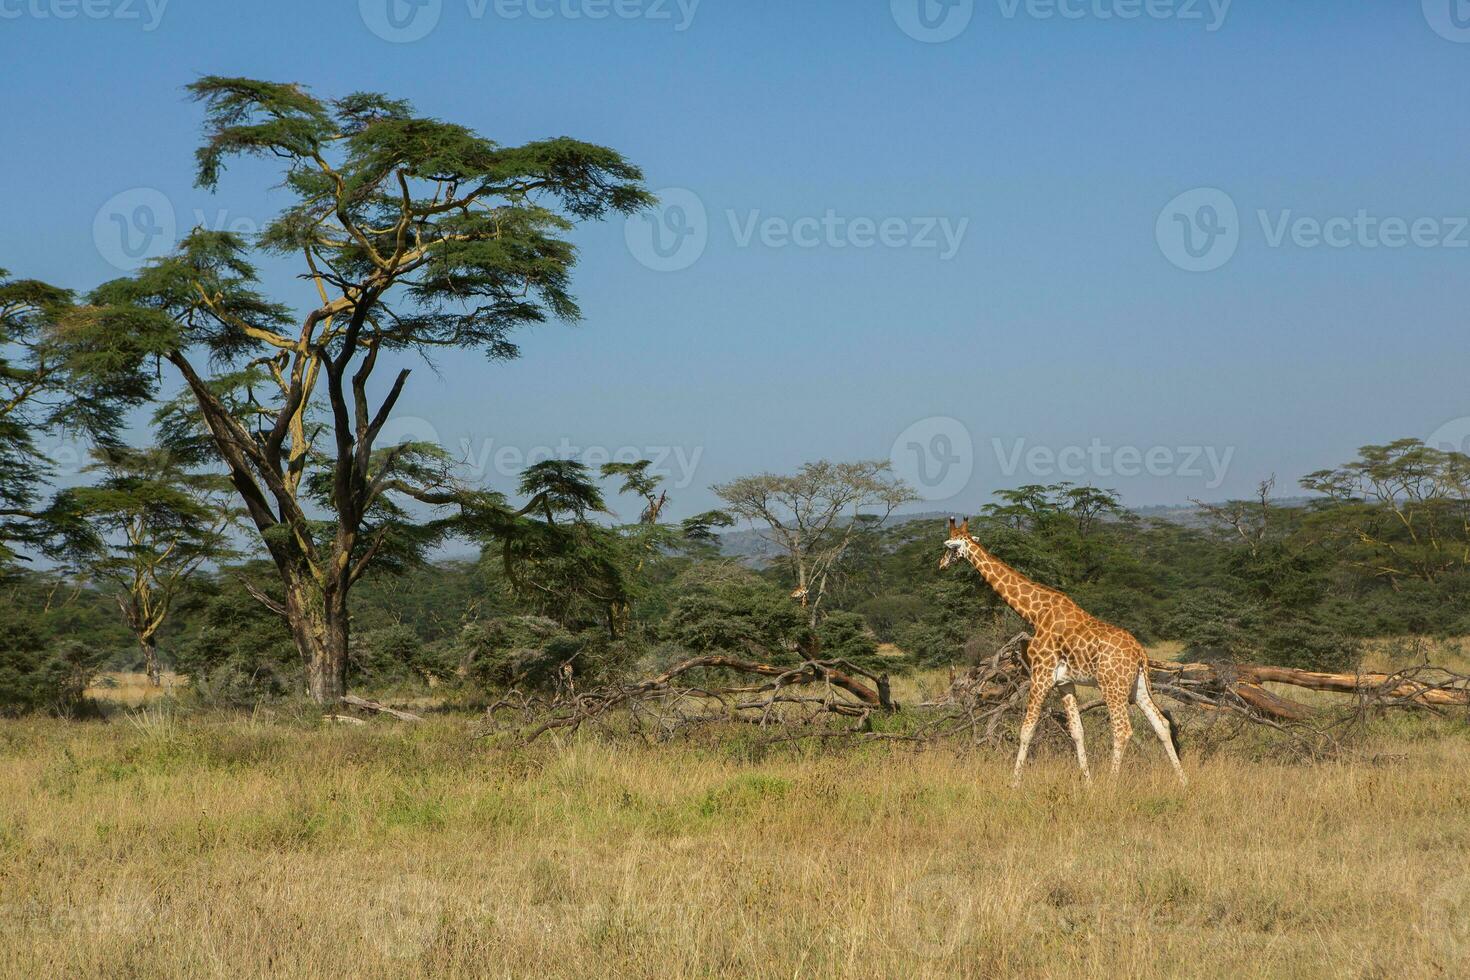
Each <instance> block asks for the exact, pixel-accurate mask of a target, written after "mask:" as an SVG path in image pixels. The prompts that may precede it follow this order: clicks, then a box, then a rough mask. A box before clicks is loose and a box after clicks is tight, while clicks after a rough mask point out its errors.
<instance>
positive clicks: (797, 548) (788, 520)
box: [714, 460, 918, 626]
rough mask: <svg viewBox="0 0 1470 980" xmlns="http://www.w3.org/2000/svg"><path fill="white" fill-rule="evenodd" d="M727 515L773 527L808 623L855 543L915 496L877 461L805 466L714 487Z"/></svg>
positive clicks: (816, 614) (823, 462)
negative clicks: (830, 581)
mask: <svg viewBox="0 0 1470 980" xmlns="http://www.w3.org/2000/svg"><path fill="white" fill-rule="evenodd" d="M714 491H715V493H716V494H717V495H718V496H719V497H720V499H721V500H723V501H725V503H726V504H728V505H729V507H730V510H732V511H733V512H734V513H735V514H737V515H739V516H740V517H743V518H745V519H746V520H748V521H750V522H751V523H752V524H755V523H761V524H764V525H765V526H766V527H767V528H769V529H770V535H771V539H772V540H773V541H774V542H775V543H776V544H777V545H779V546H780V548H781V549H782V551H783V552H785V554H784V556H783V558H784V560H785V561H786V562H787V564H788V565H789V567H790V570H791V574H792V577H793V579H794V580H795V583H796V591H795V593H793V594H794V595H796V596H797V597H798V598H800V599H801V600H802V603H803V605H804V606H805V607H806V610H807V615H808V619H809V622H810V625H811V626H816V624H817V621H818V618H819V616H820V607H821V603H822V598H823V596H824V595H825V594H826V591H827V588H828V582H829V579H830V578H831V576H832V575H833V574H834V572H836V571H837V569H838V565H839V563H840V562H841V561H842V558H843V556H844V555H846V554H847V551H848V549H849V548H850V547H851V546H852V544H853V542H854V540H856V539H857V538H858V537H859V536H860V535H866V534H871V533H873V532H874V531H876V530H877V529H878V528H879V527H881V526H882V524H883V522H884V521H886V520H887V519H888V517H889V516H890V515H891V514H892V513H893V511H894V509H895V508H897V507H899V506H900V505H902V504H905V503H909V502H910V501H913V500H917V499H918V496H917V495H916V494H915V493H914V492H913V491H912V490H911V489H910V488H909V487H908V486H907V485H906V484H905V483H904V482H903V481H902V480H899V479H897V478H895V477H893V476H892V475H891V473H890V471H889V465H888V464H887V463H885V462H880V461H864V462H857V463H830V462H827V461H826V460H821V461H819V462H816V463H807V464H805V465H804V466H802V468H801V469H800V470H798V471H797V472H796V473H795V474H794V475H791V476H778V475H775V474H772V473H762V474H760V475H758V476H747V477H742V478H740V479H738V480H732V481H731V482H729V483H724V484H720V485H719V486H716V487H715V488H714Z"/></svg>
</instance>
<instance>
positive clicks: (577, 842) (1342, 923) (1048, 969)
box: [0, 648, 1470, 977]
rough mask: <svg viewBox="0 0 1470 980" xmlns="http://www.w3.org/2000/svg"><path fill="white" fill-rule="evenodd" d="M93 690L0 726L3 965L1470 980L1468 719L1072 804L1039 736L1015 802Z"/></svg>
mask: <svg viewBox="0 0 1470 980" xmlns="http://www.w3.org/2000/svg"><path fill="white" fill-rule="evenodd" d="M1457 649H1458V648H1457ZM1450 655H1453V656H1458V653H1453V654H1450ZM941 682H942V677H940V676H939V675H937V674H931V675H923V676H919V677H916V678H912V679H909V680H908V681H906V685H907V687H906V689H905V691H904V692H902V693H903V694H904V696H907V697H910V698H912V696H913V695H915V694H917V693H919V690H918V689H919V687H921V686H926V685H927V686H930V687H932V686H935V685H938V684H940V683H941ZM96 693H97V695H98V696H99V697H100V698H103V699H105V700H108V701H110V702H112V704H113V706H114V707H113V709H112V712H111V715H110V717H109V718H107V719H106V720H92V721H70V722H69V721H63V720H57V719H28V720H10V721H4V722H0V973H3V974H4V975H5V976H17V977H19V976H35V977H40V976H99V977H100V976H107V977H119V976H156V975H161V974H165V973H170V974H177V975H190V976H217V975H229V976H237V977H266V976H329V975H330V976H341V975H344V974H352V975H361V976H393V977H415V976H450V977H455V976H493V977H502V976H503V977H524V976H537V977H581V976H617V977H623V976H632V977H653V976H658V977H686V976H687V977H694V976H760V977H808V976H817V977H824V976H856V977H908V976H935V977H938V976H975V977H996V976H1020V977H1063V976H1081V975H1087V976H1106V977H1114V976H1130V977H1164V976H1170V977H1172V976H1199V977H1206V976H1208V977H1218V976H1234V977H1257V976H1270V977H1286V976H1291V977H1401V976H1411V977H1420V976H1423V977H1436V976H1439V977H1460V976H1466V975H1470V779H1467V775H1470V723H1467V721H1470V720H1467V719H1466V718H1465V717H1463V716H1461V717H1442V718H1435V717H1432V716H1424V715H1417V714H1416V715H1397V716H1392V717H1385V718H1382V719H1378V720H1376V721H1374V722H1373V723H1372V725H1371V727H1370V729H1369V731H1368V733H1367V734H1366V735H1365V736H1363V737H1362V738H1361V739H1360V740H1359V741H1358V742H1356V743H1354V744H1353V745H1352V747H1351V748H1350V749H1348V750H1346V751H1345V752H1343V753H1342V754H1341V755H1339V756H1337V757H1335V758H1333V759H1331V760H1328V761H1319V762H1316V763H1313V764H1306V763H1303V762H1300V761H1296V760H1293V759H1291V758H1290V757H1288V756H1286V755H1283V754H1282V753H1279V752H1277V751H1274V750H1273V748H1272V744H1271V742H1270V739H1269V738H1267V737H1265V736H1264V735H1261V734H1260V733H1257V732H1249V733H1246V734H1245V735H1243V736H1239V737H1236V738H1234V739H1228V740H1227V739H1223V738H1216V737H1215V735H1214V734H1213V732H1212V730H1211V729H1209V728H1207V727H1204V726H1203V723H1200V722H1198V721H1196V720H1191V721H1189V722H1187V724H1186V757H1185V766H1186V769H1187V771H1188V773H1189V776H1190V779H1191V782H1190V785H1189V787H1188V788H1187V789H1181V788H1180V787H1179V786H1178V785H1177V784H1176V783H1175V782H1174V780H1173V777H1172V775H1171V774H1170V772H1169V771H1168V768H1167V766H1166V764H1165V763H1164V760H1163V757H1162V753H1161V752H1160V750H1159V747H1158V746H1157V744H1155V743H1154V742H1153V741H1152V740H1151V739H1147V738H1145V737H1144V735H1146V734H1147V732H1146V731H1143V732H1140V733H1136V734H1135V737H1134V742H1133V746H1132V748H1131V751H1130V754H1129V756H1128V759H1127V760H1126V762H1125V767H1124V774H1123V776H1122V778H1121V779H1120V780H1119V781H1118V782H1117V783H1116V784H1114V783H1110V782H1109V781H1108V780H1107V779H1106V778H1102V779H1099V781H1098V783H1097V785H1095V786H1094V787H1093V788H1091V789H1088V788H1086V787H1084V785H1083V784H1082V782H1081V780H1080V779H1079V777H1078V775H1077V773H1076V771H1075V766H1074V763H1073V762H1072V759H1071V754H1070V749H1069V748H1068V746H1067V744H1066V743H1065V742H1064V741H1062V740H1060V739H1054V740H1051V741H1049V742H1048V743H1047V744H1045V745H1043V746H1042V747H1041V749H1040V751H1039V752H1038V754H1037V757H1036V758H1035V760H1034V762H1033V764H1032V766H1031V767H1030V768H1029V769H1028V772H1027V776H1026V780H1025V782H1024V784H1023V785H1022V787H1021V788H1020V789H1019V790H1013V789H1011V788H1010V787H1009V785H1008V779H1009V775H1010V771H1009V770H1010V759H1009V756H1008V754H1007V753H1003V752H1002V753H997V752H995V751H993V750H983V751H982V750H975V749H964V748H931V749H928V750H922V751H921V750H916V749H914V748H912V747H910V746H906V745H900V744H891V743H881V744H880V743H863V744H848V743H843V744H841V745H838V746H832V747H828V748H825V749H816V748H811V747H801V746H789V745H788V746H776V747H771V746H767V745H764V744H762V743H761V742H760V741H758V740H757V739H756V738H754V737H753V736H752V734H751V732H750V731H748V730H742V731H739V732H717V733H713V734H709V735H707V736H704V737H701V738H699V739H697V740H694V741H689V742H681V743H674V744H662V745H644V744H641V743H635V742H630V741H612V740H607V739H604V738H600V737H598V736H597V735H595V734H594V733H590V732H585V733H582V734H579V735H575V736H571V737H564V738H561V739H555V738H548V739H545V740H542V741H539V742H537V743H534V744H532V745H530V746H526V745H520V744H515V743H512V742H511V741H508V740H496V739H475V738H473V737H472V734H473V731H474V728H475V726H476V724H477V719H476V718H475V717H473V716H472V715H470V714H467V713H454V712H444V713H437V714H433V715H432V716H431V717H430V718H429V719H428V720H427V721H425V722H424V723H422V724H416V725H408V724H403V723H399V722H393V721H389V720H386V719H384V720H373V721H371V722H370V723H369V724H366V725H362V726H350V725H325V724H323V723H322V722H321V721H320V720H319V719H318V718H316V717H313V716H312V714H311V713H310V712H309V711H306V710H304V709H294V708H291V707H290V706H286V707H282V708H277V709H273V710H264V709H262V710H258V711H255V712H247V713H225V712H218V711H190V710H187V709H186V708H185V707H183V706H181V705H179V704H176V703H175V701H174V699H172V698H170V697H164V698H163V699H161V700H157V701H156V702H155V703H152V704H150V705H146V706H144V707H143V708H137V707H130V705H136V704H138V703H140V702H143V701H146V700H149V698H150V697H151V692H150V691H149V690H148V689H147V686H146V684H143V683H141V681H140V679H138V678H135V677H129V676H123V677H114V678H110V679H109V680H108V682H107V685H106V686H104V687H101V688H99V689H98V690H97V691H96ZM1100 722H1101V719H1091V718H1090V719H1089V722H1088V726H1089V742H1090V744H1092V745H1094V746H1096V748H1095V749H1094V754H1095V755H1096V756H1098V757H1099V758H1101V757H1104V756H1105V752H1104V751H1103V739H1104V737H1105V736H1104V733H1103V731H1102V729H1101V724H1100ZM1138 727H1140V728H1141V727H1142V726H1138Z"/></svg>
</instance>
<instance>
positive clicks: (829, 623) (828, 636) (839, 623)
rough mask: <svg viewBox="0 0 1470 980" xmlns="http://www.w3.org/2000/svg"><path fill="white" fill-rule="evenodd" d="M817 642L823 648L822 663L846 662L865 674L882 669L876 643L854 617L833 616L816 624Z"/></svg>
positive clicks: (865, 624)
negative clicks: (832, 661) (839, 660)
mask: <svg viewBox="0 0 1470 980" xmlns="http://www.w3.org/2000/svg"><path fill="white" fill-rule="evenodd" d="M817 639H818V640H820V641H821V644H822V646H821V650H820V652H819V653H818V656H820V657H821V658H822V659H823V660H829V659H834V658H836V659H841V660H848V661H851V662H852V663H855V664H857V665H858V666H859V667H863V668H866V669H868V670H873V669H875V668H879V667H882V666H883V664H882V662H881V660H880V658H879V657H878V640H877V638H876V637H875V636H873V631H872V630H870V629H868V624H867V622H866V621H865V620H864V619H863V617H861V616H859V615H858V614H857V613H851V612H835V613H832V614H831V615H829V616H828V617H827V618H826V619H824V620H822V622H821V623H820V624H818V626H817Z"/></svg>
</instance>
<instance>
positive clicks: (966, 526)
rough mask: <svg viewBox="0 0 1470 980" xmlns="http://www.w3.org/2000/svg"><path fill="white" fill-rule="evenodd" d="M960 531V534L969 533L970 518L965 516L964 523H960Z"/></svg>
mask: <svg viewBox="0 0 1470 980" xmlns="http://www.w3.org/2000/svg"><path fill="white" fill-rule="evenodd" d="M960 533H961V534H969V533H970V519H969V518H968V517H967V518H965V520H964V523H962V524H961V525H960Z"/></svg>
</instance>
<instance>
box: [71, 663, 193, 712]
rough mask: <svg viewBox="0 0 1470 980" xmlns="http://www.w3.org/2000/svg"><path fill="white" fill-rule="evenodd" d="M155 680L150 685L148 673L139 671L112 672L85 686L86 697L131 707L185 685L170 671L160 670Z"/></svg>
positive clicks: (184, 681)
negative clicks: (157, 679)
mask: <svg viewBox="0 0 1470 980" xmlns="http://www.w3.org/2000/svg"><path fill="white" fill-rule="evenodd" d="M159 681H160V683H159V685H158V686H157V687H154V686H153V685H152V684H150V683H148V675H147V674H145V673H143V672H142V671H137V672H130V671H113V672H111V673H107V674H103V675H101V676H100V677H98V678H97V680H96V682H94V683H93V685H92V686H91V687H89V688H87V697H89V698H93V699H95V700H97V701H105V702H111V703H112V704H116V705H123V706H125V707H129V708H135V707H137V706H138V705H141V704H147V703H149V702H152V701H157V700H159V699H161V698H166V697H169V696H171V695H177V694H179V693H180V692H182V691H183V689H184V688H185V687H187V686H188V681H187V680H186V679H185V678H182V677H180V676H179V675H178V674H175V673H173V672H172V671H164V673H163V674H162V676H160V677H159Z"/></svg>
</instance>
